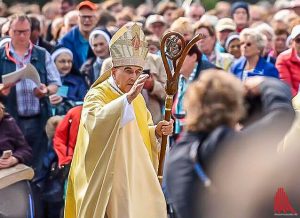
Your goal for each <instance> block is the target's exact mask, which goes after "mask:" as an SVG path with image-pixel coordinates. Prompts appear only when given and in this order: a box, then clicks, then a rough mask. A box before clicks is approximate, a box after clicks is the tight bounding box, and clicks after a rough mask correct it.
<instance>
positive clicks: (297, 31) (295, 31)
mask: <svg viewBox="0 0 300 218" xmlns="http://www.w3.org/2000/svg"><path fill="white" fill-rule="evenodd" d="M299 34H300V25H297V26H294V28H293V29H292V33H291V39H295V38H296V37H297V36H298V35H299Z"/></svg>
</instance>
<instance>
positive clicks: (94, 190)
mask: <svg viewBox="0 0 300 218" xmlns="http://www.w3.org/2000/svg"><path fill="white" fill-rule="evenodd" d="M110 52H111V57H112V63H113V67H112V68H111V70H109V71H107V72H105V73H104V74H103V75H101V77H100V78H99V79H98V80H97V81H96V82H95V83H94V84H93V86H92V88H91V89H90V91H89V92H88V94H87V95H86V98H85V102H84V105H83V110H82V116H81V122H80V126H79V132H78V138H77V144H76V148H75V153H74V156H73V162H72V166H71V170H70V174H69V180H68V189H67V198H66V208H65V217H66V218H75V217H80V218H85V217H97V218H117V217H122V218H156V217H157V218H158V217H159V218H165V217H166V216H167V215H166V204H165V199H164V196H163V193H162V190H161V187H160V184H159V182H158V179H157V175H156V171H157V167H158V164H157V163H158V152H159V144H158V141H157V139H159V138H160V137H161V136H162V135H163V134H164V135H170V134H171V133H172V131H173V121H170V122H167V121H160V122H159V123H158V124H157V126H154V125H153V122H152V119H151V116H150V113H149V111H148V110H147V108H146V104H145V101H144V99H143V97H142V96H141V94H140V92H141V90H142V88H143V86H144V83H145V81H146V80H147V78H148V77H149V76H148V75H147V74H141V73H142V70H143V66H144V64H145V58H146V55H147V52H148V48H147V43H146V41H145V35H144V33H143V32H142V30H141V27H140V26H139V25H137V24H136V23H129V24H126V25H125V26H123V27H122V28H121V29H120V30H118V32H116V33H115V35H114V36H113V37H112V39H111V42H110Z"/></svg>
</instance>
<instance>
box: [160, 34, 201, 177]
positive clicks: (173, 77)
mask: <svg viewBox="0 0 300 218" xmlns="http://www.w3.org/2000/svg"><path fill="white" fill-rule="evenodd" d="M204 38H205V37H204V36H203V35H200V34H198V35H196V36H195V37H194V38H193V39H192V40H191V41H190V42H189V43H188V44H187V45H186V42H185V40H184V38H183V36H182V35H181V34H180V33H178V32H174V31H171V32H168V33H166V34H165V35H164V36H163V38H162V41H161V44H160V50H161V56H162V60H163V63H164V67H165V69H166V73H167V85H166V93H167V96H166V100H165V120H166V121H170V118H171V110H172V106H173V97H174V95H175V94H176V93H177V89H178V79H179V73H180V69H181V67H182V64H183V62H184V59H185V57H186V56H187V54H188V52H189V50H190V49H191V48H192V46H193V45H194V44H195V43H196V42H197V41H199V40H200V39H204ZM167 58H168V59H169V60H170V61H172V65H173V72H174V74H172V70H171V69H170V66H169V63H168V59H167ZM166 145H167V136H165V135H163V136H162V141H161V151H160V156H159V166H158V179H159V181H160V183H162V178H163V167H164V160H165V154H166Z"/></svg>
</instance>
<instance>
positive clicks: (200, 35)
mask: <svg viewBox="0 0 300 218" xmlns="http://www.w3.org/2000/svg"><path fill="white" fill-rule="evenodd" d="M204 38H205V36H204V35H202V34H198V35H196V36H195V37H194V38H193V39H192V40H191V41H190V42H189V43H188V44H187V46H186V47H185V48H184V49H183V52H182V55H181V57H180V59H179V61H178V64H177V66H176V69H175V73H174V75H173V76H174V77H175V76H179V72H180V69H181V67H182V64H183V62H184V59H185V57H186V56H187V54H188V52H189V50H190V49H191V48H192V47H193V45H195V44H196V42H197V41H199V40H201V39H204Z"/></svg>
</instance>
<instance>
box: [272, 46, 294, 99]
mask: <svg viewBox="0 0 300 218" xmlns="http://www.w3.org/2000/svg"><path fill="white" fill-rule="evenodd" d="M276 68H277V69H278V71H279V76H280V79H282V80H283V81H285V82H286V83H288V84H289V85H290V87H291V90H292V94H293V96H295V95H296V94H297V92H298V89H299V85H300V59H299V58H298V57H297V52H296V50H295V49H289V50H287V51H284V52H282V53H281V54H280V55H279V56H278V58H277V61H276Z"/></svg>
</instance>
